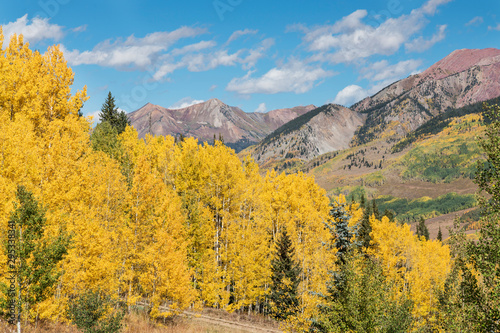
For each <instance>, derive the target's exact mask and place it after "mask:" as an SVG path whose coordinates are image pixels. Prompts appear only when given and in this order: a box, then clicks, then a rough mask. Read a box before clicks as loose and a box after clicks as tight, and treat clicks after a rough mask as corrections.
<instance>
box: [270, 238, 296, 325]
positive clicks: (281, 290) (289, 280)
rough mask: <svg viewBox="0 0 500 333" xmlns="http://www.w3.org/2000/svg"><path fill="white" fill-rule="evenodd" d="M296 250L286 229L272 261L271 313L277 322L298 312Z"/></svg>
mask: <svg viewBox="0 0 500 333" xmlns="http://www.w3.org/2000/svg"><path fill="white" fill-rule="evenodd" d="M294 256H295V250H294V248H293V246H292V240H291V239H290V237H289V236H288V233H287V232H286V229H283V230H282V232H281V235H280V238H279V239H278V241H277V243H276V254H275V257H274V259H273V260H272V261H271V271H272V276H271V281H272V285H271V294H270V295H269V300H270V305H271V309H270V313H271V315H272V316H273V317H274V318H276V319H277V320H286V319H287V318H288V317H290V316H293V315H294V314H295V313H297V311H298V307H299V297H298V287H299V283H300V280H299V275H300V273H301V269H300V266H299V265H298V264H297V263H296V262H295V261H294Z"/></svg>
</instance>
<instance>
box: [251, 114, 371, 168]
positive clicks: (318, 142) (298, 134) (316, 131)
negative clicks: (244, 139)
mask: <svg viewBox="0 0 500 333" xmlns="http://www.w3.org/2000/svg"><path fill="white" fill-rule="evenodd" d="M364 117H365V116H364V115H362V114H360V113H358V112H354V111H351V110H349V109H348V108H345V107H343V106H340V105H335V104H327V105H323V106H321V107H319V108H316V109H314V110H312V111H309V112H308V113H306V114H304V115H302V116H300V117H297V118H295V119H294V120H292V121H290V122H288V123H286V124H285V125H283V126H281V127H280V128H278V129H276V130H275V131H274V132H272V133H271V134H270V135H268V136H267V137H266V138H265V139H264V140H263V141H261V142H260V143H259V145H258V146H257V147H256V148H255V150H254V152H253V153H252V155H253V157H254V158H255V160H256V161H257V162H259V163H265V162H267V161H269V160H277V159H282V158H298V159H302V160H309V159H312V158H314V157H316V156H318V155H321V154H324V153H327V152H330V151H334V150H340V149H345V148H348V146H349V142H350V141H351V138H352V137H353V135H354V132H355V131H356V129H357V128H358V126H360V125H362V124H363V121H364Z"/></svg>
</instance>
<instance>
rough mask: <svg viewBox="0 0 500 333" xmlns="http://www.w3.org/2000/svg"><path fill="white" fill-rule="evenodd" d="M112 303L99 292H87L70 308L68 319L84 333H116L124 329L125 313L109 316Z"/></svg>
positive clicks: (72, 303)
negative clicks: (122, 321) (123, 319)
mask: <svg viewBox="0 0 500 333" xmlns="http://www.w3.org/2000/svg"><path fill="white" fill-rule="evenodd" d="M111 305H112V302H111V300H110V298H109V297H106V296H103V295H100V294H99V292H93V291H86V292H85V293H84V294H82V295H79V296H78V297H77V298H76V299H75V300H74V301H73V302H71V303H70V304H69V307H68V313H67V314H68V317H69V319H70V320H71V321H72V322H73V324H75V325H76V327H78V329H80V330H83V332H84V333H115V332H119V331H120V330H121V328H122V323H121V320H122V318H123V312H121V311H120V312H115V313H114V314H112V315H107V312H108V311H109V308H110V307H111Z"/></svg>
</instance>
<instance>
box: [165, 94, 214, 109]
mask: <svg viewBox="0 0 500 333" xmlns="http://www.w3.org/2000/svg"><path fill="white" fill-rule="evenodd" d="M203 102H205V101H204V100H201V99H192V98H191V97H184V98H183V99H181V100H178V101H177V102H175V103H174V104H172V105H171V106H169V107H168V108H169V109H174V110H175V109H183V108H187V107H188V106H191V105H195V104H200V103H203Z"/></svg>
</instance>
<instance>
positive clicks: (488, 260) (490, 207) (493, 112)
mask: <svg viewBox="0 0 500 333" xmlns="http://www.w3.org/2000/svg"><path fill="white" fill-rule="evenodd" d="M484 109H485V116H486V117H487V118H488V119H489V121H490V124H489V125H488V126H487V128H486V131H485V134H484V136H483V137H482V138H480V140H479V145H480V146H481V148H482V149H483V150H484V152H485V155H486V161H480V162H479V164H478V172H477V175H476V179H475V183H476V184H477V185H478V186H479V196H480V200H479V204H480V206H481V208H482V211H483V217H482V219H481V230H480V231H479V240H478V241H477V242H469V243H468V248H467V255H468V257H469V260H470V262H472V263H473V265H474V268H475V269H476V270H477V271H478V272H479V273H480V275H481V285H482V287H483V288H482V289H483V297H472V298H470V299H467V300H465V301H468V302H470V303H472V304H473V305H474V306H475V308H476V309H477V317H478V318H481V321H480V325H481V327H482V329H483V330H484V331H485V332H493V331H494V332H498V331H500V269H499V263H500V106H498V105H496V104H495V105H492V106H488V105H487V104H486V103H485V104H484Z"/></svg>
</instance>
